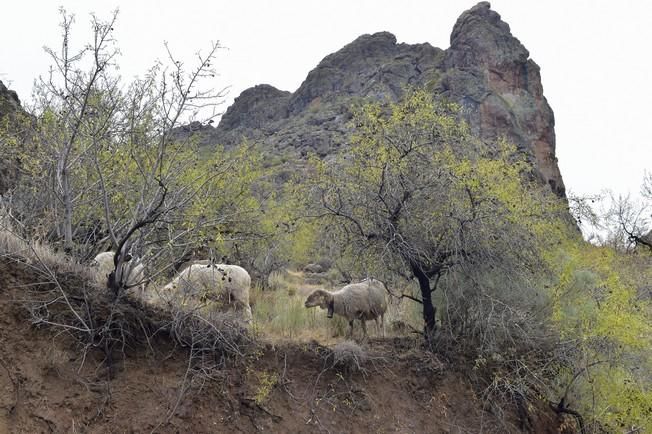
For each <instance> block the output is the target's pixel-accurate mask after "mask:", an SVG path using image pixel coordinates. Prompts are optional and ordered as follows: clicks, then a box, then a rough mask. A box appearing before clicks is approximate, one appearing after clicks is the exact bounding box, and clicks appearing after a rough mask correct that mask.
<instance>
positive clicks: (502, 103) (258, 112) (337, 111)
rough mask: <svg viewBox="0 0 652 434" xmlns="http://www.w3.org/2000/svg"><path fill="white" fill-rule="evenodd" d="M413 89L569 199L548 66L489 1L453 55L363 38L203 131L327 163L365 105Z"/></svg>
mask: <svg viewBox="0 0 652 434" xmlns="http://www.w3.org/2000/svg"><path fill="white" fill-rule="evenodd" d="M410 86H418V87H419V86H420V87H425V88H426V89H429V90H431V91H432V92H433V93H435V94H436V95H437V96H441V97H445V98H448V99H450V100H452V101H455V102H457V103H459V104H460V106H461V107H462V113H461V114H462V116H463V117H464V118H465V119H466V120H467V121H468V123H469V125H470V126H471V130H472V132H473V133H474V134H475V135H476V136H478V137H479V138H480V139H482V140H484V141H485V142H487V143H490V144H492V143H496V142H497V140H499V139H501V138H503V137H504V138H506V139H507V140H509V141H511V142H512V143H514V144H516V145H517V146H518V148H519V149H520V150H521V151H522V152H523V153H524V154H526V155H527V156H528V158H529V159H530V161H531V162H532V163H533V165H534V166H535V168H536V169H537V170H536V173H537V174H538V176H539V177H540V178H541V180H542V181H543V182H545V183H547V184H548V185H549V186H550V188H551V189H552V191H554V192H555V193H556V194H557V195H559V196H561V197H563V196H564V194H565V193H564V183H563V180H562V178H561V174H560V173H559V168H558V167H557V159H556V157H555V131H554V124H555V121H554V115H553V112H552V109H551V108H550V106H549V105H548V102H547V101H546V99H545V97H544V96H543V87H542V85H541V76H540V72H539V66H538V65H537V64H536V63H534V61H533V60H532V59H530V58H529V52H528V50H527V49H526V48H525V47H524V46H523V44H521V42H520V41H519V40H518V39H517V38H515V37H514V36H513V35H512V34H511V31H510V27H509V25H508V24H507V23H505V22H504V21H503V20H502V19H501V17H500V15H499V14H498V13H497V12H495V11H493V10H491V6H490V4H489V3H488V2H481V3H478V4H477V5H475V6H474V7H472V8H471V9H469V10H467V11H465V12H463V13H462V14H461V15H460V17H459V18H458V20H457V22H456V23H455V26H454V27H453V31H452V33H451V46H450V47H449V48H448V49H446V50H442V49H440V48H436V47H433V46H432V45H430V44H428V43H422V44H405V43H398V42H397V40H396V37H395V36H394V35H393V34H391V33H388V32H380V33H375V34H371V35H362V36H360V37H358V38H357V39H355V40H354V41H352V42H351V43H349V44H347V45H345V46H344V47H342V48H341V49H340V50H338V51H336V52H335V53H332V54H329V55H328V56H326V57H324V59H323V60H322V61H321V62H319V64H318V65H317V66H316V67H315V69H313V70H312V71H310V73H308V76H307V77H306V79H305V80H304V81H303V83H302V84H301V86H300V87H299V88H298V89H297V90H296V91H295V92H293V93H289V92H283V91H280V90H278V89H276V88H274V87H272V86H269V85H259V86H255V87H253V88H250V89H247V90H245V91H244V92H243V93H242V94H241V95H240V96H239V97H238V98H236V100H235V102H234V103H233V105H232V106H231V107H229V109H228V110H227V112H226V113H225V115H224V116H223V118H222V120H221V122H220V124H219V125H218V126H217V128H212V127H209V128H206V129H202V130H201V135H202V136H201V141H202V143H204V144H215V143H220V144H223V145H225V146H227V147H228V146H232V145H235V144H238V143H240V142H241V141H242V140H243V139H248V140H250V141H256V142H258V143H260V144H262V145H263V146H264V147H265V148H267V149H268V150H269V152H271V153H282V154H293V153H294V154H299V155H305V154H307V153H310V152H314V153H316V154H318V155H321V156H326V155H329V154H331V153H333V152H336V151H337V150H338V149H339V148H340V147H342V146H346V144H347V142H348V137H349V135H348V134H349V133H350V128H351V127H350V124H349V122H348V121H349V120H350V118H351V113H350V107H351V106H352V105H353V104H354V103H355V102H356V101H359V100H360V99H375V100H384V101H387V100H393V101H396V100H398V99H399V98H400V97H401V96H402V95H403V93H404V91H405V89H406V88H407V87H410Z"/></svg>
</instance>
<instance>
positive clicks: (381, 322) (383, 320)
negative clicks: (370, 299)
mask: <svg viewBox="0 0 652 434" xmlns="http://www.w3.org/2000/svg"><path fill="white" fill-rule="evenodd" d="M380 326H381V327H382V329H383V337H385V314H382V315H380Z"/></svg>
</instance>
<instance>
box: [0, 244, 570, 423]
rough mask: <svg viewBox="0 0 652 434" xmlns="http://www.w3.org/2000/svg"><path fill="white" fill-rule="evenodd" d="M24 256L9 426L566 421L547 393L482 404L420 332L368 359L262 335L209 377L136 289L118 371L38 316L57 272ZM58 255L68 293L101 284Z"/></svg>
mask: <svg viewBox="0 0 652 434" xmlns="http://www.w3.org/2000/svg"><path fill="white" fill-rule="evenodd" d="M17 259H18V258H16V257H13V258H8V257H3V258H1V259H0V318H1V319H0V324H1V327H0V344H1V345H2V348H3V353H2V356H1V357H0V365H1V367H2V369H0V432H12V433H20V432H25V433H26V432H29V433H39V432H40V433H47V432H54V433H59V432H93V433H109V432H161V433H175V432H195V433H209V432H227V431H236V432H259V431H260V432H295V433H309V432H331V433H344V432H347V433H379V432H386V433H389V432H401V433H423V432H432V433H435V432H441V433H445V432H446V433H462V432H477V430H478V429H482V430H483V431H484V432H505V430H507V431H508V432H519V431H526V432H532V433H551V434H552V433H558V432H560V431H559V429H560V427H561V426H563V419H561V418H558V417H557V416H556V415H555V414H554V412H552V411H551V410H549V409H547V406H545V405H544V404H541V406H540V407H539V408H519V407H518V406H514V407H513V408H510V410H509V412H508V413H505V414H491V413H490V412H487V411H483V405H487V404H488V403H486V402H483V398H482V396H481V395H479V394H478V392H477V390H475V389H474V387H473V386H472V384H471V382H470V380H469V376H468V374H469V373H467V372H464V371H465V368H464V367H463V366H460V365H459V364H458V363H456V362H454V361H452V360H448V361H447V360H446V358H445V356H443V355H438V354H431V353H428V352H425V351H423V350H422V349H420V344H419V341H417V340H416V339H415V338H407V337H402V338H400V337H397V338H393V339H372V340H370V341H369V342H367V343H366V344H365V345H364V346H363V347H362V348H363V352H362V353H359V354H364V358H362V357H361V358H359V359H354V358H351V357H349V358H347V356H346V353H342V352H340V353H337V348H338V347H337V346H330V347H326V346H322V345H320V344H318V343H317V342H314V341H312V342H285V343H283V342H277V343H274V344H272V343H270V342H266V341H265V340H264V339H263V340H260V341H259V342H258V344H257V346H256V348H255V349H254V350H253V351H247V350H246V349H245V348H242V351H243V357H242V358H240V359H237V360H236V359H231V360H230V361H229V362H228V363H227V364H226V366H224V367H223V368H221V369H220V370H218V371H212V377H211V378H208V377H207V376H205V375H202V372H201V371H200V369H199V368H200V367H201V364H200V363H199V362H198V361H196V360H195V361H193V362H191V360H190V359H189V348H185V347H179V346H178V342H175V340H174V339H173V337H172V336H171V335H169V334H168V332H167V331H166V329H165V321H166V319H165V316H164V315H163V316H161V315H160V314H157V313H155V312H154V313H153V312H150V311H148V310H147V308H144V307H143V306H141V305H139V304H138V302H137V301H136V300H132V299H127V300H125V301H124V302H123V303H124V305H123V306H121V307H120V306H119V309H130V308H133V307H137V308H138V309H144V311H142V313H141V321H142V323H141V324H142V327H143V330H145V329H147V330H148V331H147V332H146V333H145V334H144V335H141V336H131V338H130V339H129V345H128V346H127V347H126V348H124V349H123V351H124V352H122V351H121V355H120V357H118V360H116V362H115V370H114V373H113V377H112V378H110V376H109V375H110V374H109V371H108V370H107V368H106V364H105V363H103V356H102V352H101V351H100V349H99V348H92V346H91V347H90V349H89V350H88V351H87V352H86V351H85V350H84V348H82V347H81V346H80V342H78V341H76V340H75V339H73V338H72V336H71V335H70V334H68V333H61V331H62V329H61V328H56V327H55V328H52V327H47V326H45V325H43V326H41V327H36V326H33V325H30V322H32V321H33V320H34V316H32V315H31V314H30V311H29V310H28V309H27V307H28V306H30V302H29V301H28V300H30V299H34V298H38V297H39V294H40V295H43V294H45V293H47V291H50V290H52V283H51V282H47V279H44V275H43V274H42V270H40V269H39V267H38V266H34V265H28V264H26V263H24V262H22V261H19V260H17ZM59 266H60V268H61V269H60V270H58V271H56V268H55V271H56V274H57V275H58V277H59V280H60V282H62V283H63V287H62V290H63V291H64V293H66V294H67V295H68V297H70V299H75V298H79V297H80V296H81V293H82V289H83V288H85V289H86V290H89V289H92V284H90V283H89V282H87V281H85V278H84V274H83V273H82V274H78V273H75V272H74V271H69V270H67V269H66V266H65V264H64V263H60V264H59ZM27 288H29V289H27ZM97 297H98V296H94V295H92V294H90V295H88V296H87V297H85V298H86V301H85V303H88V305H87V306H88V308H89V309H90V310H93V309H98V308H99V307H100V306H101V302H100V299H101V298H97ZM73 303H74V301H73ZM130 306H132V307H130ZM152 318H158V321H159V322H158V323H157V324H158V326H159V327H160V328H159V329H156V327H154V326H153V323H152ZM52 319H53V318H52ZM96 319H97V318H96ZM167 321H169V319H168V320H167ZM343 348H346V347H343ZM336 354H340V359H339V361H338V359H335V358H334V355H336ZM341 354H344V356H343V357H342V356H341ZM355 354H358V353H355ZM480 427H482V428H480Z"/></svg>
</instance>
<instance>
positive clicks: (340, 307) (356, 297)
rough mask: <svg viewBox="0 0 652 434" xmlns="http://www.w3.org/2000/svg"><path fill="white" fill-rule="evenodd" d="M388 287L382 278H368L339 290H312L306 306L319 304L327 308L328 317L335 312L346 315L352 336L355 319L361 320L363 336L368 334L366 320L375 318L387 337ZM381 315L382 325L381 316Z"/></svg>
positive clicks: (379, 328)
mask: <svg viewBox="0 0 652 434" xmlns="http://www.w3.org/2000/svg"><path fill="white" fill-rule="evenodd" d="M386 292H387V289H386V288H385V285H384V284H383V283H382V282H380V281H379V280H375V279H365V280H363V281H362V282H359V283H351V284H349V285H346V286H345V287H343V288H342V289H339V290H337V291H333V292H328V291H325V290H323V289H317V290H315V291H313V292H312V293H311V294H310V295H309V296H308V298H307V299H306V303H305V306H306V307H307V308H311V307H316V306H319V307H320V308H322V309H328V317H329V318H332V317H333V313H336V314H338V315H340V316H343V317H344V318H346V319H347V320H348V321H349V327H350V329H349V336H353V321H355V320H356V319H357V320H360V324H361V325H362V331H363V332H364V336H365V337H366V336H367V326H366V322H367V321H369V320H372V319H373V320H374V321H375V322H376V327H377V328H378V330H382V335H383V336H385V311H386V310H387V301H386V300H385V293H386ZM379 318H380V324H378V319H379Z"/></svg>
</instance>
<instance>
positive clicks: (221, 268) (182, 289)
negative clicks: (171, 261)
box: [163, 261, 253, 322]
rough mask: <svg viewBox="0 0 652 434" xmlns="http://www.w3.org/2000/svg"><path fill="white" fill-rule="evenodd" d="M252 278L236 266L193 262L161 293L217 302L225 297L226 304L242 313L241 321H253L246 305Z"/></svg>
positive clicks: (247, 304)
mask: <svg viewBox="0 0 652 434" xmlns="http://www.w3.org/2000/svg"><path fill="white" fill-rule="evenodd" d="M250 288H251V277H250V276H249V273H248V272H247V270H245V269H244V268H242V267H239V266H237V265H226V264H213V263H210V261H209V262H208V263H207V264H206V263H194V264H192V265H190V266H189V267H188V268H186V269H184V270H183V271H182V272H181V273H179V274H178V275H177V277H175V278H174V279H173V280H172V282H170V283H168V284H167V285H165V286H164V287H163V292H164V293H165V292H167V293H171V294H173V295H177V294H178V295H181V296H184V297H186V296H187V297H190V298H196V299H199V300H203V299H209V300H210V299H213V300H215V299H219V298H220V296H226V297H227V300H226V304H227V305H232V306H233V307H234V308H236V309H237V310H242V311H243V312H244V314H243V315H244V319H245V320H246V321H247V322H249V321H251V320H252V319H253V315H252V313H251V307H250V305H249V290H250Z"/></svg>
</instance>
